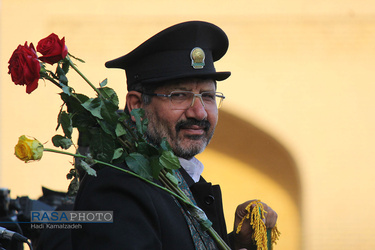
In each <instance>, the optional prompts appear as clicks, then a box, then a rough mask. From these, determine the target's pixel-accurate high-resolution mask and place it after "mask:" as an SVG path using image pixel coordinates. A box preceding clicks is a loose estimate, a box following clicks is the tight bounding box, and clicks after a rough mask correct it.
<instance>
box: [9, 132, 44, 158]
mask: <svg viewBox="0 0 375 250" xmlns="http://www.w3.org/2000/svg"><path fill="white" fill-rule="evenodd" d="M43 149H44V147H43V145H42V143H40V142H39V141H38V140H37V139H35V138H32V139H31V138H28V137H26V136H25V135H22V136H20V138H19V139H18V143H17V145H16V146H15V147H14V154H15V155H16V156H17V158H18V159H20V160H22V161H24V162H28V161H31V160H40V159H41V158H42V156H43Z"/></svg>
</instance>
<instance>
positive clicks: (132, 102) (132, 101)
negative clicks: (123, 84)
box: [126, 91, 143, 122]
mask: <svg viewBox="0 0 375 250" xmlns="http://www.w3.org/2000/svg"><path fill="white" fill-rule="evenodd" d="M142 106H143V102H142V93H140V92H138V91H129V92H128V93H127V94H126V108H127V109H128V111H129V114H130V113H131V111H132V110H133V109H139V108H142ZM131 118H132V120H133V122H135V118H134V116H131Z"/></svg>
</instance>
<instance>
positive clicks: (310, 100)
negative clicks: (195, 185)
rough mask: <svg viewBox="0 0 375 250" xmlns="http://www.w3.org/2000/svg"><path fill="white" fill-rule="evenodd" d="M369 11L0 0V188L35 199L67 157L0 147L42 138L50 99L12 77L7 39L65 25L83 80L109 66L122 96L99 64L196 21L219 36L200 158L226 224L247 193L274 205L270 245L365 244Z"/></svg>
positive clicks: (340, 0)
mask: <svg viewBox="0 0 375 250" xmlns="http://www.w3.org/2000/svg"><path fill="white" fill-rule="evenodd" d="M374 14H375V4H374V3H373V1H370V0H366V1H355V0H331V1H323V0H317V1H297V0H288V1H276V0H271V1H268V0H263V1H257V0H250V1H249V0H246V1H245V0H241V1H219V0H215V1H213V0H210V1H167V0H161V1H119V0H97V1H83V0H82V1H72V0H68V1H63V2H61V1H43V0H34V1H26V0H2V1H1V0H0V68H1V70H0V133H1V134H0V186H1V187H8V188H10V189H11V190H12V191H11V194H12V198H15V197H16V196H17V195H29V196H31V197H32V198H37V197H38V196H39V195H40V193H41V186H42V185H43V186H46V187H48V188H52V189H57V190H62V191H63V190H65V189H66V187H67V185H68V181H66V179H65V174H66V173H67V171H68V169H69V168H70V161H71V159H70V158H69V157H65V156H56V155H51V154H47V153H46V155H45V157H44V158H43V160H42V161H40V162H37V163H31V164H27V165H25V164H24V163H22V162H20V161H19V160H17V159H16V158H15V157H14V156H13V146H14V144H15V143H16V141H17V138H18V136H19V135H21V134H28V135H31V136H34V137H37V138H38V139H39V140H41V141H43V142H46V145H48V146H50V147H51V143H50V138H51V136H52V135H54V129H55V126H56V115H57V111H58V109H59V106H60V104H61V102H60V101H59V98H58V96H57V93H58V90H57V89H56V87H54V86H52V85H50V84H49V83H43V82H40V87H39V88H38V89H37V90H36V91H35V92H33V93H32V94H31V95H27V94H26V93H25V89H24V88H23V87H20V86H14V85H13V83H12V82H11V80H10V77H9V75H8V74H7V66H8V65H7V62H8V60H9V57H10V55H11V53H12V52H13V50H14V49H15V48H16V47H17V45H18V44H23V43H24V41H26V40H27V41H29V42H33V43H34V44H35V45H36V43H37V42H38V41H39V40H40V39H41V38H43V37H45V36H47V35H49V34H50V33H51V32H55V33H57V34H58V35H59V36H65V37H66V40H67V45H68V47H69V50H70V52H71V53H72V54H74V55H76V56H78V57H81V58H83V59H85V60H86V62H87V63H86V64H85V65H80V69H82V71H83V72H85V73H86V75H87V76H88V77H89V78H90V79H92V80H93V82H96V83H99V82H100V81H101V80H103V79H104V78H107V77H108V79H109V84H110V86H111V87H113V88H115V90H116V91H117V92H118V93H119V94H120V101H121V102H122V103H123V102H124V96H125V91H126V89H125V85H124V74H123V72H121V71H116V70H108V69H105V68H104V67H103V63H104V62H105V61H106V60H109V59H113V58H115V57H117V56H119V55H121V54H125V53H127V52H128V51H130V50H131V49H133V48H134V47H135V46H137V45H138V44H139V43H140V42H142V41H144V40H145V39H147V38H148V37H149V36H151V35H153V34H154V33H156V32H158V31H160V30H161V29H162V28H165V27H167V26H170V25H172V24H174V23H177V22H180V21H186V20H192V19H200V20H206V21H210V22H213V23H215V24H217V25H219V26H220V27H222V28H223V29H224V30H225V31H226V32H227V34H228V36H229V39H230V48H229V51H228V54H227V55H226V56H225V57H224V60H222V61H221V62H219V63H218V64H217V65H216V68H217V69H218V70H230V71H232V74H233V75H232V77H230V79H228V80H227V81H226V82H225V83H222V84H220V86H219V89H220V91H222V92H224V93H225V95H226V96H227V99H226V100H225V103H224V107H223V110H222V111H221V113H220V116H221V118H223V120H222V121H220V124H219V127H218V131H217V132H218V134H217V136H216V138H215V139H214V140H213V142H212V145H210V149H209V150H207V152H205V153H204V154H202V155H201V156H199V157H200V159H201V160H202V161H204V162H205V163H206V164H205V165H206V169H205V172H204V175H205V177H206V178H207V179H209V180H210V181H212V182H215V183H217V182H218V183H221V187H222V191H223V195H224V199H225V202H224V206H225V209H226V216H227V218H228V219H227V224H231V223H232V220H233V212H234V208H235V206H236V204H238V203H241V202H243V201H244V199H252V198H260V199H262V200H264V201H265V202H267V203H269V204H270V205H271V206H272V207H274V208H275V209H276V210H277V211H278V213H279V229H280V230H281V231H282V233H283V234H282V236H281V239H280V242H279V244H278V245H277V246H276V247H275V249H288V250H290V249H305V250H315V249H319V250H322V249H323V250H324V249H327V250H328V249H329V250H332V249H374V248H375V239H374V238H373V237H372V233H373V232H374V231H375V226H374V223H372V221H371V218H372V211H373V210H374V208H375V201H374V199H373V198H372V196H373V195H372V192H373V191H374V190H375V184H374V183H375V182H374V181H373V178H374V176H375V170H374V168H373V166H374V165H375V158H374V155H375V154H374V153H375V149H374V146H373V142H374V141H375V133H374V132H373V129H374V128H375V118H374V114H375V112H374V111H375V102H374V98H375V84H374V82H375V76H374V65H375V59H374V58H375V57H374V51H375V25H374V24H375V16H374ZM69 79H70V81H71V82H74V86H75V88H76V90H77V91H79V92H80V91H86V90H88V88H86V87H85V86H84V85H85V84H84V83H83V82H82V81H81V80H80V79H79V78H78V77H76V76H74V75H73V74H71V75H70V78H69ZM92 94H94V93H92ZM121 94H122V95H121ZM225 120H227V121H228V120H229V121H231V122H227V123H225V122H224V121H225ZM220 126H221V127H220ZM247 141H248V144H247V143H246V142H247ZM226 142H228V144H229V145H225V143H226ZM234 148H235V149H236V150H234ZM226 152H227V153H226ZM228 227H230V226H229V225H228Z"/></svg>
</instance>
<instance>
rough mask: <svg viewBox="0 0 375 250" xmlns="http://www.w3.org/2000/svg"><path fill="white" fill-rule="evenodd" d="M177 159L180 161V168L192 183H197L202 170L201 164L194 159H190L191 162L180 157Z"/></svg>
mask: <svg viewBox="0 0 375 250" xmlns="http://www.w3.org/2000/svg"><path fill="white" fill-rule="evenodd" d="M178 159H179V160H180V164H181V166H182V167H183V168H184V169H185V171H186V172H187V173H188V174H189V175H190V177H191V178H192V179H193V180H194V182H198V181H199V178H200V177H201V174H202V172H203V168H204V166H203V164H202V162H200V161H199V160H198V159H197V158H195V157H193V158H191V160H186V159H183V158H180V157H179V158H178Z"/></svg>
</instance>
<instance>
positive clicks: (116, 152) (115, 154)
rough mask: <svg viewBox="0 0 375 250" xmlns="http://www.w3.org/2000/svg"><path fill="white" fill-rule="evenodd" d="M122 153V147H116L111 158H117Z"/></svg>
mask: <svg viewBox="0 0 375 250" xmlns="http://www.w3.org/2000/svg"><path fill="white" fill-rule="evenodd" d="M123 154H124V149H123V148H117V149H116V150H115V152H114V154H113V158H112V160H117V159H118V158H120V157H121V156H122V155H123Z"/></svg>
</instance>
